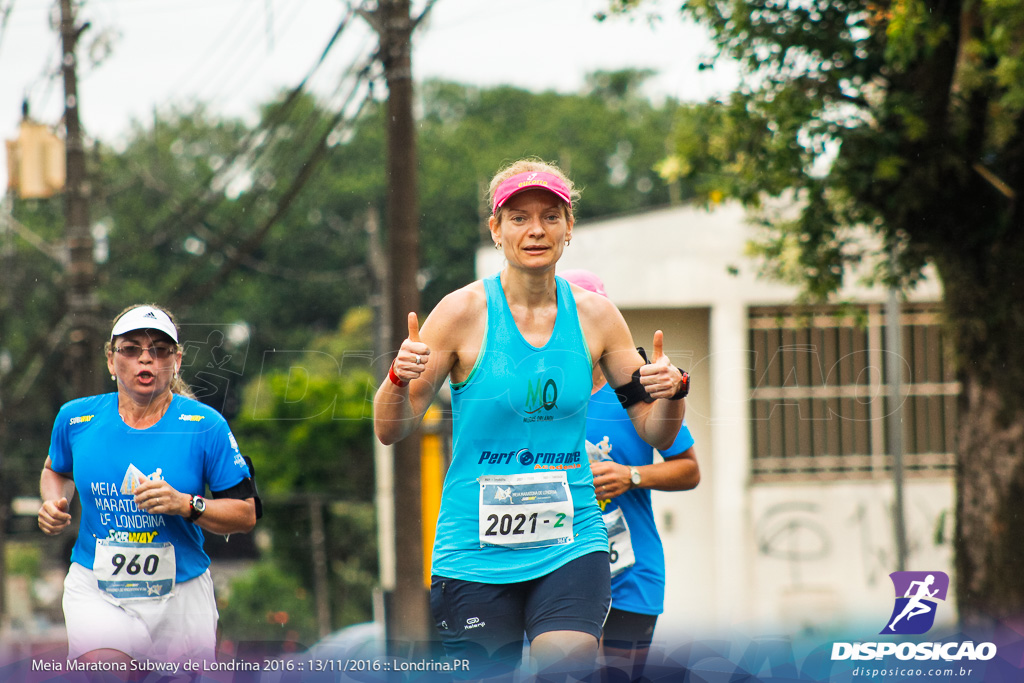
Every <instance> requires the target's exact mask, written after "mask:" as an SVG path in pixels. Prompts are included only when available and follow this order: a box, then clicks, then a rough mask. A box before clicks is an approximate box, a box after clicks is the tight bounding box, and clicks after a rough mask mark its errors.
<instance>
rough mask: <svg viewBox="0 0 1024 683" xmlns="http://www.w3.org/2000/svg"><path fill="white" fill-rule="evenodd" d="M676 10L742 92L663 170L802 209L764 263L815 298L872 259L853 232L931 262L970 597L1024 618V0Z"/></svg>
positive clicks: (777, 233) (903, 257)
mask: <svg viewBox="0 0 1024 683" xmlns="http://www.w3.org/2000/svg"><path fill="white" fill-rule="evenodd" d="M642 4H643V0H618V1H617V2H614V3H612V5H613V6H612V10H613V11H627V12H628V11H635V9H636V7H637V6H638V5H642ZM682 13H683V14H684V15H685V16H687V17H688V18H691V19H694V20H696V21H698V22H699V23H701V24H702V25H704V26H705V27H706V28H707V29H709V32H710V35H711V38H712V40H713V42H714V45H715V47H716V53H715V55H714V57H715V58H719V59H720V58H730V59H733V60H736V61H737V62H738V63H739V64H740V65H741V66H742V68H743V71H744V74H745V79H744V82H743V84H742V86H741V87H740V88H739V90H738V91H737V92H736V93H735V94H734V95H733V96H732V97H730V98H728V99H727V100H725V101H721V102H715V103H709V104H708V105H707V107H706V108H698V109H695V110H687V111H686V112H684V114H685V115H687V116H700V117H705V118H707V119H710V120H712V121H716V122H717V123H716V125H713V126H712V127H711V128H710V129H709V136H708V139H707V140H706V141H701V140H696V139H694V138H693V137H692V136H688V137H687V136H684V137H681V138H680V139H679V140H678V141H677V149H676V156H677V158H676V159H675V160H674V161H673V162H672V164H674V165H672V166H671V168H670V170H675V171H676V172H678V173H679V174H680V175H681V176H682V177H690V178H691V179H693V181H694V183H695V185H697V186H698V187H701V188H703V192H704V193H705V194H704V196H705V198H706V199H709V198H710V193H711V192H719V193H721V194H722V195H723V196H732V197H738V198H740V199H742V200H743V201H744V202H746V203H747V204H748V205H750V206H755V207H756V206H758V205H760V204H761V203H762V202H763V200H764V199H765V198H768V197H775V198H778V197H782V196H785V195H789V196H790V197H791V198H795V200H796V202H795V204H796V205H797V206H799V207H800V214H799V216H798V217H797V218H795V219H790V220H785V221H776V222H773V223H772V225H773V227H774V232H773V237H772V239H771V240H770V241H769V243H768V244H766V245H764V253H765V254H766V255H768V256H769V257H772V258H775V259H779V260H777V261H776V262H775V263H776V264H779V263H781V257H782V256H783V255H786V254H790V255H792V256H793V257H794V259H795V260H796V262H797V263H798V264H799V265H798V270H799V271H800V273H801V275H802V277H803V279H804V281H805V282H806V283H807V284H808V289H809V291H811V292H812V293H814V294H816V295H818V296H826V295H828V294H829V293H831V292H833V291H835V289H836V288H837V287H838V286H839V285H840V284H841V283H842V278H843V273H844V272H845V270H844V266H845V265H847V264H848V263H849V262H850V261H857V260H860V259H863V258H866V257H870V256H872V254H870V253H866V252H864V251H863V250H861V249H858V248H856V246H855V245H856V241H855V240H853V239H852V236H851V230H853V229H855V228H861V229H863V228H867V229H870V230H873V231H874V232H875V233H877V235H879V236H880V238H881V244H882V245H883V247H884V248H883V249H882V251H881V253H883V254H884V255H885V258H884V259H882V261H883V262H886V263H887V265H886V268H887V271H886V273H885V276H886V277H885V279H886V281H888V282H890V283H899V284H903V285H906V284H910V283H912V282H914V281H915V280H916V279H917V278H918V277H920V274H921V269H922V268H923V267H924V266H925V265H928V264H931V265H934V266H935V267H936V269H937V271H938V273H939V275H940V277H941V280H942V283H943V286H944V290H945V310H946V319H947V324H948V327H949V331H950V333H951V335H952V337H953V339H954V345H955V348H956V354H957V361H958V367H959V376H960V380H961V383H962V394H961V411H960V432H959V437H960V439H959V453H958V487H957V488H958V520H957V523H958V538H957V559H956V569H957V585H958V591H957V593H958V603H959V605H960V608H961V614H962V616H963V617H964V618H965V620H966V621H969V622H970V621H976V620H985V619H989V618H1007V617H1011V616H1016V615H1019V614H1020V613H1021V612H1022V611H1024V580H1022V577H1024V550H1022V548H1024V544H1022V541H1024V531H1022V530H1021V526H1020V524H1019V521H1018V520H1019V516H1020V513H1021V512H1022V509H1021V506H1022V503H1021V500H1022V499H1021V497H1020V491H1021V490H1024V429H1021V425H1022V424H1024V400H1022V394H1021V392H1020V386H1021V381H1022V380H1024V362H1022V361H1024V357H1022V356H1024V352H1022V351H1021V347H1020V344H1019V343H1018V340H1019V339H1020V337H1021V335H1022V334H1024V309H1022V306H1021V304H1020V300H1019V297H1018V296H1017V295H1016V293H1015V292H1016V286H1017V275H1016V272H1017V269H1018V266H1017V264H1018V263H1019V262H1020V260H1021V258H1022V257H1024V230H1022V228H1024V215H1022V210H1021V207H1022V204H1021V202H1020V199H1019V198H1020V196H1021V193H1022V192H1024V117H1022V110H1024V79H1022V78H1021V75H1022V74H1024V3H1022V2H1020V0H997V1H992V2H968V1H963V0H899V1H898V2H897V1H892V2H889V1H884V0H883V1H881V2H879V1H876V0H809V1H808V0H771V1H770V2H769V1H765V0H689V1H687V2H685V3H684V4H683V5H682ZM890 255H893V256H894V260H893V262H892V263H891V264H889V263H888V258H889V256H890ZM997 473H998V474H997Z"/></svg>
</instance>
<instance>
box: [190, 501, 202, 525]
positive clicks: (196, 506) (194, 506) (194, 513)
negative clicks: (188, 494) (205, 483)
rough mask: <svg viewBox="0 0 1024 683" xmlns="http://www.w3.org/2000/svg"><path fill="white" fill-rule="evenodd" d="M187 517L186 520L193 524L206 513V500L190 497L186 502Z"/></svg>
mask: <svg viewBox="0 0 1024 683" xmlns="http://www.w3.org/2000/svg"><path fill="white" fill-rule="evenodd" d="M188 509H189V515H188V519H189V521H190V522H194V521H196V520H197V519H199V518H200V517H202V516H203V513H204V512H206V499H205V498H203V497H202V496H192V498H191V500H189V501H188Z"/></svg>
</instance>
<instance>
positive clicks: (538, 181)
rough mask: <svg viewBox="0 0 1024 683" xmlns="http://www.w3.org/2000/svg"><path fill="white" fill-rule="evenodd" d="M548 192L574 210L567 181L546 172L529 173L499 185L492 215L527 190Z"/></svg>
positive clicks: (515, 176)
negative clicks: (510, 198)
mask: <svg viewBox="0 0 1024 683" xmlns="http://www.w3.org/2000/svg"><path fill="white" fill-rule="evenodd" d="M537 189H540V190H547V191H548V192H551V193H553V194H555V195H556V196H557V197H558V198H559V199H561V200H562V201H563V202H565V203H566V204H568V205H569V208H572V198H571V197H570V196H569V186H568V185H566V184H565V181H564V180H562V179H561V178H559V177H558V176H556V175H555V174H554V173H545V172H544V171H527V172H525V173H517V174H516V175H514V176H512V177H511V178H509V179H507V180H505V181H504V182H502V183H501V185H498V189H497V191H495V193H494V206H493V207H491V213H497V212H498V208H499V207H502V206H504V205H505V202H507V201H508V200H509V197H511V196H512V195H515V194H518V193H520V192H523V191H525V190H537Z"/></svg>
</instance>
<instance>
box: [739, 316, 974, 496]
mask: <svg viewBox="0 0 1024 683" xmlns="http://www.w3.org/2000/svg"><path fill="white" fill-rule="evenodd" d="M884 313H885V311H884V306H882V305H880V304H879V305H867V306H856V307H850V306H848V307H837V306H817V307H793V306H787V307H756V308H752V309H751V310H750V348H751V350H752V351H753V359H754V363H753V367H752V369H751V375H750V385H751V387H752V393H751V401H750V411H751V418H752V423H753V424H752V429H751V438H752V441H753V443H752V449H751V454H752V455H751V472H752V475H753V479H754V481H762V482H764V481H782V480H785V481H794V480H821V479H857V478H861V479H872V478H883V477H888V476H890V470H891V466H892V461H891V458H890V456H889V454H888V453H887V449H886V444H887V440H886V430H887V429H888V427H889V421H888V419H887V415H888V414H889V411H890V398H889V385H888V380H887V377H886V364H885V356H886V351H885V343H884V339H885V337H884V334H885V329H884V322H885V315H884ZM901 322H902V333H903V353H902V355H901V359H900V360H901V362H900V366H901V367H902V368H903V374H902V382H903V386H902V395H903V400H902V402H901V404H900V407H901V409H902V411H903V451H904V469H905V472H906V474H907V476H935V475H939V474H943V473H948V472H949V471H950V470H951V469H952V467H953V452H954V439H955V434H956V419H957V416H956V401H957V395H958V394H959V392H960V385H959V383H958V382H957V381H956V378H955V376H954V373H953V369H952V364H951V362H950V360H949V354H948V353H947V351H948V349H947V346H948V341H947V340H946V339H945V335H944V333H943V330H942V328H941V324H940V307H939V305H938V304H904V306H903V310H902V314H901Z"/></svg>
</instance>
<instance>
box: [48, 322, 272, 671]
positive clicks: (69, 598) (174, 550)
mask: <svg viewBox="0 0 1024 683" xmlns="http://www.w3.org/2000/svg"><path fill="white" fill-rule="evenodd" d="M106 354H107V369H108V370H109V371H110V378H111V379H112V380H114V381H115V382H116V383H117V391H116V392H113V393H108V394H101V395H99V396H89V397H86V398H79V399H76V400H73V401H70V402H68V403H66V404H64V406H63V407H62V408H61V409H60V412H58V413H57V419H56V420H55V422H54V425H53V433H52V436H51V439H50V453H49V455H48V456H47V458H46V462H45V464H44V466H43V471H42V474H41V476H40V483H39V488H40V493H41V496H42V499H43V505H42V507H41V508H40V509H39V528H40V529H42V530H43V532H44V533H46V534H47V535H51V536H52V535H56V534H59V533H61V532H62V531H64V530H65V529H66V528H67V527H68V525H69V524H70V523H71V514H70V502H71V500H72V499H73V497H74V495H75V493H76V492H77V493H78V494H79V498H80V500H81V504H82V519H81V524H80V527H79V530H78V537H77V539H76V541H75V545H74V548H73V549H72V551H71V567H70V569H69V570H68V575H67V578H66V579H65V580H64V619H65V624H66V626H67V633H68V658H69V659H79V660H81V661H82V662H85V663H93V662H104V663H107V664H109V665H112V666H113V667H114V668H115V669H117V670H124V671H131V670H132V669H131V668H130V667H131V666H136V667H137V665H132V664H131V662H132V660H138V661H147V660H153V661H164V662H184V661H185V660H189V661H196V662H199V661H213V660H214V656H215V654H214V652H215V649H216V641H217V619H218V614H217V605H216V602H215V601H214V595H213V580H212V579H211V577H210V571H209V569H208V567H209V565H210V558H209V557H207V555H206V553H205V552H204V551H203V530H205V531H208V532H211V533H215V534H233V533H242V532H247V531H250V530H252V528H253V527H254V526H255V524H256V518H257V516H258V514H257V496H256V489H255V485H254V483H253V481H252V476H251V470H250V468H249V466H248V464H247V462H246V460H245V458H244V457H243V456H242V454H241V453H240V452H239V450H238V444H237V443H236V442H235V437H234V436H233V435H232V434H231V430H230V429H229V428H228V424H227V422H226V421H225V420H224V418H223V417H222V416H221V415H220V413H218V412H217V411H215V410H214V409H212V408H210V407H208V406H206V405H204V404H202V403H200V402H199V401H197V400H195V399H194V398H192V394H191V391H190V390H189V388H188V385H186V384H185V383H184V381H182V379H181V378H180V377H179V376H178V370H179V368H180V367H181V361H182V352H181V348H180V347H179V346H178V328H177V325H175V323H174V320H173V318H172V317H171V315H170V314H169V313H168V312H167V311H166V310H164V309H163V308H160V307H159V306H153V305H141V306H132V307H129V308H127V309H125V310H124V311H123V312H122V313H121V314H120V315H119V316H118V317H117V318H115V319H114V326H113V329H112V330H111V333H110V341H109V343H108V344H107V345H106ZM207 487H209V489H210V491H211V492H212V497H213V500H209V501H207V500H206V499H205V498H204V497H203V496H204V495H205V493H206V489H207Z"/></svg>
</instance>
